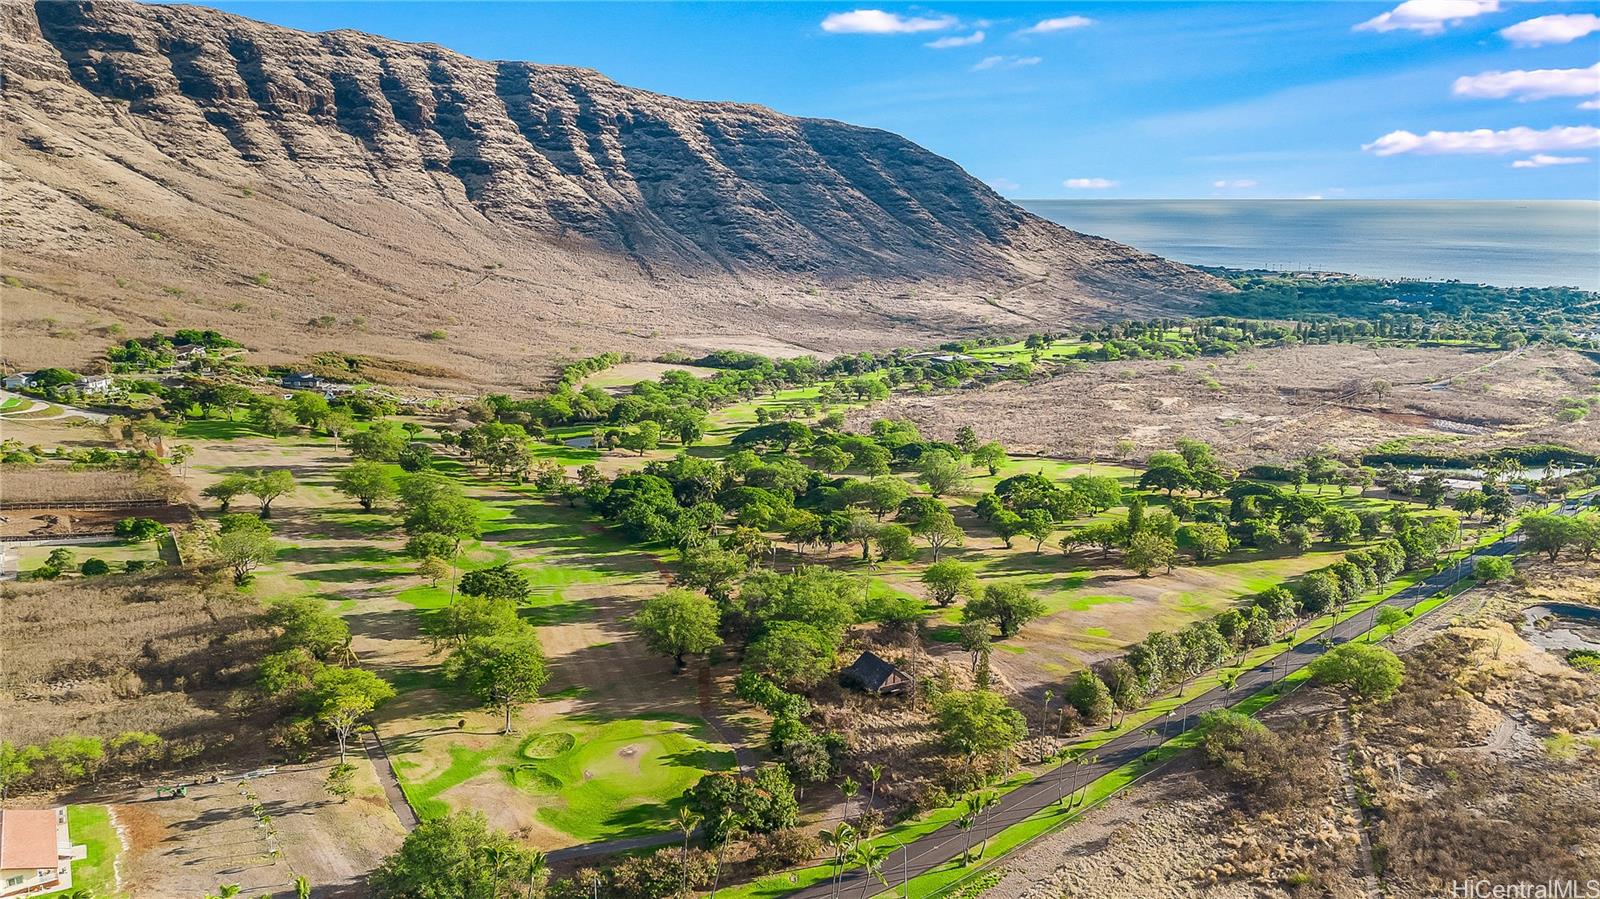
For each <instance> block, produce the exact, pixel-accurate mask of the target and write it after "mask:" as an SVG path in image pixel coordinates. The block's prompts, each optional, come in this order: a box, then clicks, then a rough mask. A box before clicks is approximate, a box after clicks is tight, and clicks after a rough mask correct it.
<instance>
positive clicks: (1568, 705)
mask: <svg viewBox="0 0 1600 899" xmlns="http://www.w3.org/2000/svg"><path fill="white" fill-rule="evenodd" d="M1524 579H1525V583H1522V584H1512V585H1506V586H1504V587H1501V588H1499V589H1497V590H1496V591H1494V593H1493V594H1492V595H1491V596H1489V597H1488V598H1487V599H1486V601H1484V602H1483V603H1482V604H1481V605H1480V606H1478V607H1477V609H1476V610H1475V612H1474V613H1473V614H1471V615H1467V614H1461V615H1459V616H1458V618H1457V622H1456V624H1455V626H1452V627H1450V628H1449V629H1448V630H1446V631H1445V632H1443V633H1441V634H1439V635H1437V636H1434V637H1433V638H1431V639H1429V640H1428V641H1426V642H1424V643H1422V644H1421V645H1419V646H1418V647H1417V648H1415V649H1414V650H1412V651H1411V652H1408V653H1407V654H1406V655H1405V660H1406V684H1405V686H1404V687H1403V688H1402V690H1401V692H1400V694H1399V695H1398V696H1397V697H1396V698H1395V700H1394V701H1393V702H1392V703H1390V704H1388V705H1386V706H1383V707H1381V708H1379V709H1375V710H1373V711H1372V712H1370V713H1368V714H1367V715H1365V716H1363V718H1362V719H1361V722H1360V726H1359V733H1358V738H1357V747H1358V759H1359V760H1360V765H1361V777H1362V780H1363V781H1364V782H1365V783H1366V785H1367V789H1368V790H1369V791H1370V792H1371V794H1372V796H1373V799H1374V805H1375V812H1376V815H1375V830H1374V839H1375V841H1376V843H1377V845H1378V846H1379V851H1380V856H1381V857H1382V858H1383V859H1384V861H1385V877H1386V879H1387V880H1388V881H1389V882H1390V883H1391V884H1393V885H1395V886H1396V887H1397V892H1398V894H1399V895H1419V896H1431V895H1438V894H1439V893H1440V892H1441V891H1442V890H1444V889H1445V888H1446V887H1447V885H1448V884H1449V883H1450V882H1451V881H1453V880H1459V879H1461V878H1463V877H1465V876H1471V877H1474V878H1477V877H1482V878H1487V879H1489V880H1492V881H1495V882H1518V881H1522V882H1541V883H1542V882H1544V881H1545V880H1546V879H1549V878H1556V879H1560V878H1579V879H1582V878H1585V877H1592V876H1593V875H1594V872H1595V871H1597V870H1600V818H1596V816H1595V815H1594V809H1595V808H1597V807H1600V767H1597V766H1596V765H1595V762H1594V759H1595V756H1594V753H1592V752H1590V753H1588V754H1587V755H1585V754H1584V752H1583V751H1581V750H1580V752H1579V754H1578V756H1577V757H1576V758H1572V759H1564V758H1560V757H1558V756H1556V755H1555V754H1553V753H1551V752H1550V751H1549V749H1548V747H1547V742H1546V741H1547V740H1548V739H1550V738H1551V737H1554V736H1556V735H1558V734H1562V733H1566V734H1577V735H1593V734H1596V733H1597V731H1600V679H1597V678H1595V677H1594V676H1593V675H1589V674H1583V673H1580V672H1578V671H1576V670H1574V669H1572V668H1570V667H1568V666H1567V665H1565V664H1564V663H1563V662H1562V661H1561V660H1560V659H1559V658H1557V657H1556V656H1555V655H1553V654H1551V653H1549V652H1546V651H1545V650H1543V649H1540V648H1538V647H1536V646H1533V645H1530V644H1529V643H1527V642H1525V641H1524V640H1522V639H1521V637H1520V636H1519V635H1518V633H1517V631H1516V630H1515V628H1514V627H1513V626H1512V625H1511V624H1509V623H1507V622H1506V621H1503V620H1501V617H1502V616H1503V615H1504V613H1506V612H1508V611H1510V610H1512V609H1515V608H1518V607H1520V606H1522V605H1526V604H1528V603H1530V602H1534V601H1537V600H1538V599H1540V598H1543V597H1546V596H1550V595H1552V594H1555V595H1561V594H1566V595H1569V596H1570V595H1571V594H1570V593H1569V591H1573V590H1576V591H1578V592H1579V593H1584V592H1588V593H1589V595H1590V596H1593V595H1594V593H1593V591H1594V590H1596V589H1597V588H1600V566H1597V565H1595V564H1594V563H1582V562H1566V563H1561V564H1558V565H1547V564H1543V563H1535V564H1533V565H1531V566H1530V567H1529V568H1528V569H1527V570H1525V572H1524Z"/></svg>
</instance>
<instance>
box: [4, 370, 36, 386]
mask: <svg viewBox="0 0 1600 899" xmlns="http://www.w3.org/2000/svg"><path fill="white" fill-rule="evenodd" d="M33 375H34V373H33V372H31V371H19V372H17V373H16V374H14V375H6V377H5V387H6V389H7V390H21V389H22V388H24V387H32V386H33Z"/></svg>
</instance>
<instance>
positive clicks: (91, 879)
mask: <svg viewBox="0 0 1600 899" xmlns="http://www.w3.org/2000/svg"><path fill="white" fill-rule="evenodd" d="M67 829H68V830H69V831H70V832H71V834H72V843H73V845H81V846H85V847H87V848H88V850H89V854H88V855H86V856H85V857H84V858H82V859H81V860H79V861H75V862H73V863H72V889H73V890H78V889H88V890H89V891H91V892H92V893H93V895H95V896H97V897H100V899H112V897H114V896H120V895H122V894H121V893H119V892H117V891H116V886H117V869H116V864H117V856H119V855H121V854H122V838H121V837H119V836H117V829H116V827H115V826H113V825H112V823H111V810H110V809H109V808H107V807H106V806H103V805H69V806H67ZM66 893H67V891H66V890H56V891H54V892H51V893H41V894H40V895H41V896H65V895H66Z"/></svg>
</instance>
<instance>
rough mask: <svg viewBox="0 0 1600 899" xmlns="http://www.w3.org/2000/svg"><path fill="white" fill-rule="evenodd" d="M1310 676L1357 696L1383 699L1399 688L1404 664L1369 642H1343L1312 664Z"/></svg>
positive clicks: (1387, 651) (1392, 654)
mask: <svg viewBox="0 0 1600 899" xmlns="http://www.w3.org/2000/svg"><path fill="white" fill-rule="evenodd" d="M1310 667H1311V676H1312V677H1314V678H1316V679H1317V680H1318V681H1320V682H1321V683H1324V684H1328V685H1330V686H1335V687H1340V688H1343V689H1344V690H1345V691H1347V692H1348V693H1350V694H1351V695H1352V696H1355V697H1357V698H1360V699H1368V700H1383V699H1388V698H1389V697H1391V696H1393V695H1394V694H1395V691H1396V690H1399V689H1400V683H1401V681H1402V680H1403V679H1404V678H1405V665H1404V664H1403V663H1402V662H1401V661H1400V658H1399V657H1398V656H1396V655H1395V654H1394V653H1392V652H1390V651H1389V650H1387V649H1384V648H1383V647H1381V646H1373V645H1371V644H1369V643H1346V644H1344V645H1342V646H1336V647H1334V648H1333V649H1330V650H1328V652H1327V653H1325V654H1323V655H1322V656H1320V657H1318V658H1317V659H1315V660H1314V661H1312V663H1311V666H1310Z"/></svg>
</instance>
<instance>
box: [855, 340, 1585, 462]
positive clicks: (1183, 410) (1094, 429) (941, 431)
mask: <svg viewBox="0 0 1600 899" xmlns="http://www.w3.org/2000/svg"><path fill="white" fill-rule="evenodd" d="M1597 375H1600V364H1597V363H1595V362H1594V361H1593V360H1591V359H1588V358H1586V357H1584V356H1582V355H1580V354H1578V353H1575V352H1572V351H1570V350H1563V349H1551V348H1543V347H1532V348H1528V349H1525V350H1519V351H1514V352H1511V353H1500V352H1491V351H1469V350H1459V349H1451V348H1428V349H1400V348H1371V347H1360V346H1348V345H1337V346H1306V347H1294V348H1281V349H1268V350H1259V351H1254V352H1246V353H1241V354H1240V355H1238V356H1235V357H1233V358H1222V359H1201V360H1190V361H1186V362H1182V363H1173V362H1171V361H1155V360H1146V361H1134V362H1112V363H1105V364H1089V365H1084V366H1081V367H1079V368H1077V369H1076V370H1074V371H1070V372H1066V373H1062V374H1059V375H1057V376H1055V377H1052V378H1050V379H1048V380H1044V381H1041V382H1038V383H1033V384H1008V385H1003V386H999V387H994V388H989V389H986V390H981V391H978V390H974V391H967V392H961V393H956V394H946V395H939V396H902V397H897V398H895V399H891V400H890V401H889V402H887V403H885V404H883V405H881V406H877V407H874V408H873V409H872V410H871V411H869V412H858V413H856V414H855V416H854V417H853V421H852V424H853V425H855V426H864V425H865V424H866V423H867V422H869V421H870V420H871V419H874V418H886V417H887V418H907V419H910V420H911V421H913V422H915V423H916V424H917V425H918V426H919V427H920V428H922V429H923V431H924V432H925V433H929V434H931V435H934V436H938V437H941V438H945V439H949V438H951V437H952V436H953V435H954V434H955V431H956V429H957V428H958V427H960V426H961V425H964V424H970V425H972V426H973V427H974V428H976V429H977V431H978V433H979V434H980V435H982V436H984V437H987V438H993V439H996V440H999V441H1001V442H1002V443H1004V444H1005V445H1006V446H1007V447H1010V448H1013V449H1016V450H1019V451H1023V452H1039V453H1046V454H1049V455H1056V456H1069V457H1091V458H1109V457H1111V456H1112V455H1113V454H1114V447H1115V445H1116V443H1117V442H1118V441H1119V440H1122V439H1124V438H1129V439H1132V440H1133V441H1134V443H1135V445H1136V450H1135V455H1138V456H1145V455H1148V454H1149V453H1150V452H1152V451H1154V450H1157V449H1167V448H1170V446H1171V444H1172V442H1173V440H1175V439H1176V438H1178V437H1195V438H1199V439H1202V440H1206V441H1208V442H1210V443H1212V444H1213V445H1214V446H1216V447H1217V448H1218V450H1219V451H1221V452H1223V453H1224V454H1226V455H1227V456H1229V457H1232V458H1233V459H1235V460H1236V461H1240V462H1248V463H1255V462H1261V461H1269V460H1283V459H1289V458H1293V457H1294V456H1295V455H1297V454H1299V453H1303V452H1306V451H1311V450H1316V449H1321V448H1332V449H1335V450H1338V451H1350V452H1355V451H1361V450H1367V449H1370V448H1371V447H1373V446H1375V445H1377V444H1378V443H1381V442H1383V441H1386V440H1390V439H1393V438H1396V437H1411V438H1413V440H1414V443H1415V445H1416V446H1417V447H1418V448H1420V449H1424V450H1428V449H1433V450H1441V451H1449V452H1478V451H1484V450H1492V449H1498V448H1503V447H1507V446H1513V445H1519V444H1528V443H1543V442H1551V443H1560V444H1563V445H1567V446H1570V447H1572V448H1574V449H1579V450H1583V451H1586V452H1596V451H1600V423H1594V422H1587V421H1586V422H1578V423H1565V422H1560V421H1558V420H1557V418H1556V415H1557V413H1558V411H1559V408H1560V407H1559V402H1560V400H1561V399H1562V398H1563V397H1570V396H1583V395H1586V394H1588V393H1591V392H1592V391H1594V390H1595V387H1596V377H1597ZM1378 382H1386V383H1387V384H1388V385H1389V386H1388V388H1387V389H1386V390H1385V389H1383V388H1382V385H1381V384H1379V383H1378ZM1211 385H1215V386H1211Z"/></svg>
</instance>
